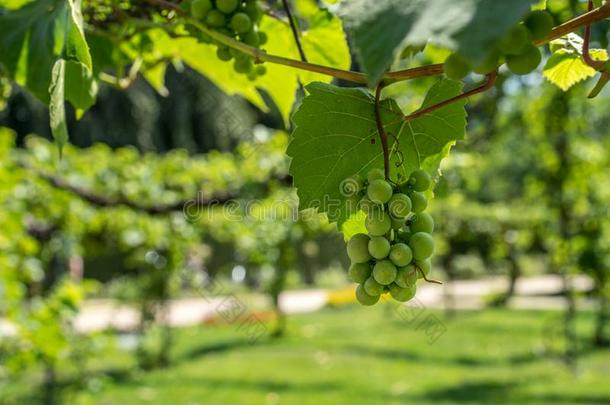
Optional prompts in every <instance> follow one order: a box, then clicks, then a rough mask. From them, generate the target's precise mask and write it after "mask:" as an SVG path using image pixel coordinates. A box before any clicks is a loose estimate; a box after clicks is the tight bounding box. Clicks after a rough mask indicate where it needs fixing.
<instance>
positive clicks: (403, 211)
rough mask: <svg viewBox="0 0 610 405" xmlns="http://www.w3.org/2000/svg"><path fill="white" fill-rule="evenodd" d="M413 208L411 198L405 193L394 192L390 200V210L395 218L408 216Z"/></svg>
mask: <svg viewBox="0 0 610 405" xmlns="http://www.w3.org/2000/svg"><path fill="white" fill-rule="evenodd" d="M411 208H412V204H411V199H410V198H409V196H408V195H406V194H403V193H398V194H394V195H393V196H392V198H390V201H388V211H390V215H392V216H393V217H394V218H406V216H407V215H409V213H410V212H411Z"/></svg>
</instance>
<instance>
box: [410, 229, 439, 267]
mask: <svg viewBox="0 0 610 405" xmlns="http://www.w3.org/2000/svg"><path fill="white" fill-rule="evenodd" d="M409 246H410V247H411V250H412V251H413V257H414V258H415V260H424V259H427V258H428V257H430V256H432V254H433V253H434V239H432V236H430V234H429V233H425V232H418V233H414V234H413V236H411V239H410V240H409Z"/></svg>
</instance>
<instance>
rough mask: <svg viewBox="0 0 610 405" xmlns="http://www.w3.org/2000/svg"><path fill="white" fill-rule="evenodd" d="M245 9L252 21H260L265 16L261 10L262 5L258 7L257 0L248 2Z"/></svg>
mask: <svg viewBox="0 0 610 405" xmlns="http://www.w3.org/2000/svg"><path fill="white" fill-rule="evenodd" d="M243 11H244V13H246V14H247V15H248V17H250V19H251V20H252V21H256V22H258V21H260V20H261V18H262V17H263V12H262V11H261V9H260V7H258V4H257V3H256V1H251V2H247V3H246V6H245V7H243Z"/></svg>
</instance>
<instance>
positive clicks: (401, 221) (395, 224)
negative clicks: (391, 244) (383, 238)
mask: <svg viewBox="0 0 610 405" xmlns="http://www.w3.org/2000/svg"><path fill="white" fill-rule="evenodd" d="M390 221H392V229H395V230H399V229H401V228H402V227H403V226H405V224H406V219H405V218H394V217H393V216H391V215H390Z"/></svg>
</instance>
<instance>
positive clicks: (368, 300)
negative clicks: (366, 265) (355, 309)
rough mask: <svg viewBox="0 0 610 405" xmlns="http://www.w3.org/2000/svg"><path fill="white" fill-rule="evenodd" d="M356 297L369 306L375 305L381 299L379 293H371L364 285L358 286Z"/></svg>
mask: <svg viewBox="0 0 610 405" xmlns="http://www.w3.org/2000/svg"><path fill="white" fill-rule="evenodd" d="M356 299H357V300H358V302H359V303H360V304H362V305H365V306H367V307H368V306H371V305H375V304H376V303H377V301H379V294H377V295H370V294H368V293H367V292H366V290H365V289H364V286H362V285H359V286H358V287H356Z"/></svg>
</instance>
